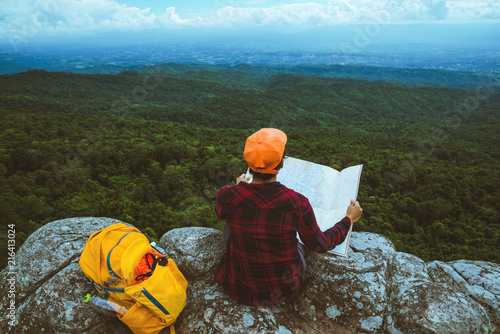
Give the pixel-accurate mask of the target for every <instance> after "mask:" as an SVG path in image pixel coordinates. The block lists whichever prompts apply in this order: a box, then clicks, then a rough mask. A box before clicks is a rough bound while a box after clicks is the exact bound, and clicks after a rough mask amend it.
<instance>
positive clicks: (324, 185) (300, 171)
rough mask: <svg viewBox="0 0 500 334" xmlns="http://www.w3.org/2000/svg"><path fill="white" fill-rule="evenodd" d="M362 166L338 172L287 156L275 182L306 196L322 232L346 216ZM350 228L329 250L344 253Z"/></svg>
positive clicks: (346, 249)
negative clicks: (339, 242) (338, 243)
mask: <svg viewBox="0 0 500 334" xmlns="http://www.w3.org/2000/svg"><path fill="white" fill-rule="evenodd" d="M362 168H363V165H357V166H352V167H348V168H345V169H344V170H342V171H341V172H339V171H337V170H335V169H333V168H331V167H327V166H323V165H319V164H315V163H312V162H309V161H305V160H300V159H295V158H291V157H287V158H286V159H285V161H284V163H283V168H282V169H281V170H280V171H279V173H278V176H277V181H279V182H281V183H282V184H283V185H285V186H287V187H288V188H290V189H293V190H295V191H296V192H298V193H301V194H302V195H304V196H306V197H307V198H308V199H309V202H310V203H311V206H312V207H313V210H314V214H315V216H316V220H317V221H318V226H319V228H320V229H321V230H322V231H325V230H327V229H329V228H331V227H332V226H334V225H335V224H336V223H338V222H339V221H340V220H341V219H342V218H344V217H345V213H346V210H347V207H348V206H349V205H350V202H351V199H354V200H356V198H357V196H358V187H359V181H360V178H361V170H362ZM351 230H352V226H351V229H350V230H349V233H348V235H347V237H346V239H345V241H344V242H343V243H342V244H340V245H338V246H337V247H335V248H334V249H333V250H331V251H329V252H330V253H333V254H337V255H341V256H347V251H348V249H349V240H350V238H351Z"/></svg>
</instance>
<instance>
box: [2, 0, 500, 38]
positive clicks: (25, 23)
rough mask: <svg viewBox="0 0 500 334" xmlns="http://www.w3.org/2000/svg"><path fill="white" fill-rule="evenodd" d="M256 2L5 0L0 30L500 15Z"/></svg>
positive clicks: (441, 7) (478, 10) (386, 5)
mask: <svg viewBox="0 0 500 334" xmlns="http://www.w3.org/2000/svg"><path fill="white" fill-rule="evenodd" d="M225 1H226V3H235V4H237V3H239V4H243V3H244V2H237V1H231V0H225ZM250 2H252V1H250ZM250 2H249V3H250ZM253 5H254V7H240V8H238V7H236V6H225V7H222V8H218V9H217V10H214V11H213V12H212V13H210V14H209V15H207V16H204V17H203V18H202V17H190V18H182V17H180V16H179V15H178V14H177V13H176V12H175V8H173V7H170V8H166V9H165V12H164V13H163V14H161V15H154V14H152V13H150V11H149V9H139V8H136V7H128V6H126V5H119V4H118V3H116V2H115V1H112V0H2V3H1V4H0V32H3V34H4V35H5V36H8V37H9V38H10V39H14V40H16V39H17V40H22V39H27V38H33V37H35V36H37V35H51V34H59V33H75V32H80V33H82V32H83V33H85V32H101V31H116V30H124V31H128V30H139V29H149V28H166V29H176V28H184V27H200V28H207V27H249V26H299V25H302V26H316V25H334V24H347V23H360V22H366V21H370V22H373V20H374V19H380V20H383V21H384V22H389V21H390V22H401V21H418V20H462V21H467V20H481V19H500V0H489V1H487V0H479V1H472V0H466V1H462V0H373V1H369V0H332V1H323V0H317V2H307V3H293V4H279V5H275V6H271V7H267V8H264V7H261V8H257V7H256V6H258V5H262V6H263V5H264V2H261V1H259V0H256V1H254V2H253Z"/></svg>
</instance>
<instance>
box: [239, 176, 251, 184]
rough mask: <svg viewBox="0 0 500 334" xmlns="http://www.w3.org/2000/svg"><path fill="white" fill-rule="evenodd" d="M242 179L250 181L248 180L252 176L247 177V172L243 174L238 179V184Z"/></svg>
mask: <svg viewBox="0 0 500 334" xmlns="http://www.w3.org/2000/svg"><path fill="white" fill-rule="evenodd" d="M241 181H245V182H247V183H248V181H250V176H249V177H245V174H241V175H240V177H239V178H237V179H236V184H238V183H240V182H241Z"/></svg>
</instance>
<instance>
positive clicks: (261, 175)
mask: <svg viewBox="0 0 500 334" xmlns="http://www.w3.org/2000/svg"><path fill="white" fill-rule="evenodd" d="M284 157H285V154H283V158H282V159H281V161H280V163H279V164H278V166H276V167H274V168H273V169H274V170H280V169H281V168H282V167H283V160H284ZM250 174H252V175H253V176H257V177H258V178H259V179H261V180H263V181H267V180H270V179H272V178H273V177H275V176H276V174H264V173H259V172H256V171H254V170H252V169H251V168H250Z"/></svg>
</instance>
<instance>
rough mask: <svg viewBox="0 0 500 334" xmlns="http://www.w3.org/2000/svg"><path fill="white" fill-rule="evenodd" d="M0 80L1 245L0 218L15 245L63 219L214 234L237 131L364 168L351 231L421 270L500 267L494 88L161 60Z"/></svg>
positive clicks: (238, 143)
mask: <svg viewBox="0 0 500 334" xmlns="http://www.w3.org/2000/svg"><path fill="white" fill-rule="evenodd" d="M164 67H165V66H164ZM166 67H167V68H168V66H166ZM438 74H439V75H440V76H445V74H443V73H442V71H440V72H439V73H438ZM428 75H429V74H428V73H427V72H426V73H425V76H428ZM453 78H454V79H453V80H456V75H455V76H453ZM445 79H446V78H445ZM445 79H443V82H444V81H446V80H445ZM0 85H1V86H2V90H1V92H0V120H1V122H0V217H1V219H2V225H1V228H2V232H1V235H2V237H1V239H0V242H1V244H2V249H6V244H7V243H6V236H7V231H6V229H7V224H15V226H16V242H17V246H18V247H19V246H20V244H21V243H22V242H24V241H25V240H26V239H27V238H28V237H29V235H30V234H31V233H32V232H34V231H35V230H36V229H38V228H39V227H41V226H43V225H44V224H46V223H48V222H51V221H54V220H57V219H63V218H69V217H81V216H99V217H111V218H116V219H119V220H122V221H124V222H127V223H131V224H133V225H135V226H137V227H139V228H140V229H141V230H143V231H144V232H145V233H146V234H147V235H148V237H149V238H151V239H158V238H159V237H161V235H162V234H163V233H165V232H167V231H168V230H170V229H173V228H178V227H185V226H205V227H213V228H217V229H222V228H223V226H224V222H223V221H219V220H218V219H217V217H216V216H215V212H214V206H215V195H216V191H217V189H218V188H220V187H222V186H224V185H227V184H234V182H235V180H236V177H237V176H238V175H240V174H241V173H243V172H245V171H246V164H245V162H244V160H243V154H242V153H243V147H244V143H245V140H246V138H247V136H249V135H250V134H252V133H253V132H255V131H256V130H258V129H259V128H261V127H276V128H279V129H281V130H283V131H284V132H285V133H286V134H287V135H288V143H287V148H286V154H287V155H288V156H292V157H296V158H300V159H305V160H309V161H313V162H316V163H320V164H323V165H328V166H331V167H333V168H335V169H338V170H340V169H343V168H345V167H348V166H352V165H357V164H363V165H364V167H363V175H362V179H361V185H360V188H359V195H358V200H359V202H360V204H361V206H362V207H363V217H362V218H361V219H360V220H359V222H357V223H356V224H355V225H354V230H355V231H366V232H375V233H379V234H382V235H384V236H386V237H388V238H389V239H390V240H391V241H392V242H393V243H394V245H395V246H396V249H397V250H398V251H401V252H408V253H411V254H415V255H417V256H419V257H421V258H422V259H423V260H425V261H431V260H442V261H451V260H457V259H470V260H484V261H491V262H496V263H500V251H499V250H500V224H499V222H500V188H499V187H498V185H499V184H500V145H499V143H500V141H499V139H500V138H499V137H500V131H499V128H500V127H499V125H500V122H499V118H500V93H499V90H498V87H495V86H494V85H488V83H486V82H485V83H482V84H479V83H478V84H477V85H476V86H475V87H474V88H471V89H469V90H464V89H460V88H453V87H444V86H441V87H436V86H425V85H412V86H408V85H405V84H403V83H395V82H389V81H382V80H374V81H367V80H363V79H349V78H330V77H325V76H314V75H304V74H292V73H277V74H274V73H272V75H270V74H269V73H266V74H262V71H261V69H260V70H259V71H257V70H255V69H254V68H252V67H250V66H244V67H239V68H238V70H237V71H210V70H207V69H205V68H199V69H196V70H191V71H184V72H182V73H173V71H165V68H163V69H162V67H161V66H159V67H155V68H149V69H143V70H139V71H125V72H121V73H118V74H76V73H65V72H47V71H44V70H29V71H27V72H22V73H17V74H11V75H2V76H0ZM450 86H457V85H456V82H455V81H454V84H453V85H450ZM5 252H6V251H5ZM2 261H4V262H2V263H0V265H1V267H2V268H3V267H4V266H5V265H6V258H5V257H3V258H2Z"/></svg>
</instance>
